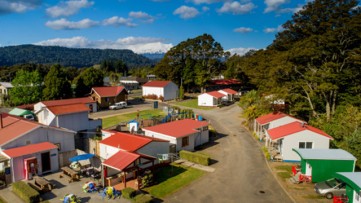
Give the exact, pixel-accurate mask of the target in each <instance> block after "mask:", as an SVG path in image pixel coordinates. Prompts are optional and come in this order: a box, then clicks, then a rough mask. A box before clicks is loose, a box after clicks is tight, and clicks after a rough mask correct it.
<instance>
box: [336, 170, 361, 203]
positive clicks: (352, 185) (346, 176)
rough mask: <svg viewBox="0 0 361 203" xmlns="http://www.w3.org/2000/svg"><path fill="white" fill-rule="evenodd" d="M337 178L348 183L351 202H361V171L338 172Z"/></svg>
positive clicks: (347, 189)
mask: <svg viewBox="0 0 361 203" xmlns="http://www.w3.org/2000/svg"><path fill="white" fill-rule="evenodd" d="M335 178H338V179H340V180H342V181H343V182H345V183H346V195H347V197H348V202H349V203H361V172H356V173H352V172H343V173H336V174H335Z"/></svg>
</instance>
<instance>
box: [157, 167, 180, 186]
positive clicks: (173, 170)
mask: <svg viewBox="0 0 361 203" xmlns="http://www.w3.org/2000/svg"><path fill="white" fill-rule="evenodd" d="M186 171H187V170H186V169H184V168H182V167H178V166H173V165H168V166H164V167H161V168H158V169H156V171H155V172H154V185H157V184H159V183H162V182H164V181H166V180H168V179H169V178H172V177H174V176H177V175H179V174H181V173H184V172H186Z"/></svg>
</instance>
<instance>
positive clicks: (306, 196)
mask: <svg viewBox="0 0 361 203" xmlns="http://www.w3.org/2000/svg"><path fill="white" fill-rule="evenodd" d="M303 197H304V198H306V199H324V198H325V197H323V196H321V195H304V196H303Z"/></svg>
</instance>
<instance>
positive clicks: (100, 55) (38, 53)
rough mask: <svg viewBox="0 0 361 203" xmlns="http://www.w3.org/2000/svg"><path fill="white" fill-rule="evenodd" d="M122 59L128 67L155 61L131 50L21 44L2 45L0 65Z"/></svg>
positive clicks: (90, 63) (81, 63)
mask: <svg viewBox="0 0 361 203" xmlns="http://www.w3.org/2000/svg"><path fill="white" fill-rule="evenodd" d="M110 59H116V60H122V61H123V62H124V63H125V64H127V66H128V67H130V68H133V67H139V66H151V65H154V64H155V61H153V60H151V59H149V58H147V57H145V56H142V55H138V54H135V53H134V52H133V51H131V50H116V49H86V48H66V47H59V46H37V45H19V46H8V47H0V66H11V65H15V64H24V63H35V64H54V63H58V64H61V65H63V66H73V67H90V66H93V65H94V64H99V63H100V62H101V61H103V60H110Z"/></svg>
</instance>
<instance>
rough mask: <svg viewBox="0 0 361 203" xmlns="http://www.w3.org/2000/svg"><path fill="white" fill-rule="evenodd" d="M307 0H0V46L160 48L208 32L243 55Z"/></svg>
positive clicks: (269, 36) (259, 45)
mask: <svg viewBox="0 0 361 203" xmlns="http://www.w3.org/2000/svg"><path fill="white" fill-rule="evenodd" d="M305 4H306V0H298V1H295V0H237V1H235V0H64V1H55V0H0V27H1V32H0V46H10V45H20V44H38V45H59V46H66V47H89V48H102V49H104V48H113V49H131V50H133V51H134V52H136V53H144V52H158V51H161V52H165V51H167V50H168V49H169V48H171V47H172V46H175V45H177V44H178V43H179V42H181V41H183V40H186V39H188V38H194V37H196V36H199V35H202V34H203V33H208V34H211V35H212V36H213V37H214V38H215V40H216V41H218V42H220V43H221V45H222V46H223V48H224V49H225V50H230V51H231V52H232V53H240V54H242V53H244V52H245V51H247V50H249V49H251V48H253V49H262V48H265V47H267V46H268V45H269V44H271V43H272V41H273V39H274V37H275V34H276V33H277V32H278V31H280V30H281V29H282V27H281V25H282V24H284V23H285V22H286V21H287V20H289V19H291V16H292V15H293V13H294V12H297V11H298V10H299V9H301V8H302V6H303V5H305Z"/></svg>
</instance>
